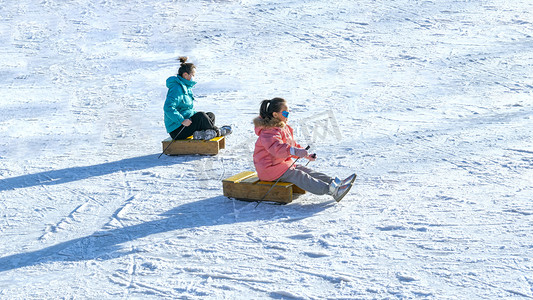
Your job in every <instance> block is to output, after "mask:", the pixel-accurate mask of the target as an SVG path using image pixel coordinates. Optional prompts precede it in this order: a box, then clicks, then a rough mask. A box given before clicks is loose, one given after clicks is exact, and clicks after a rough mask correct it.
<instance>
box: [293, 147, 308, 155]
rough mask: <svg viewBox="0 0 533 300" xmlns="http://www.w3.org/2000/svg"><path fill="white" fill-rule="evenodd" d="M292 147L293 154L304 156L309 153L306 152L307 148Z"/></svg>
mask: <svg viewBox="0 0 533 300" xmlns="http://www.w3.org/2000/svg"><path fill="white" fill-rule="evenodd" d="M292 149H294V155H295V156H298V157H306V156H308V155H309V153H308V152H307V150H305V149H302V148H296V147H293V148H292Z"/></svg>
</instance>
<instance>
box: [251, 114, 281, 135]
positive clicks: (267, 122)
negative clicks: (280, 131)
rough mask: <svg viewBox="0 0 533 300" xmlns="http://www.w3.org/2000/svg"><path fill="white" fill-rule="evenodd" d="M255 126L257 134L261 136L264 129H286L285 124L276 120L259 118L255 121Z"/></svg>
mask: <svg viewBox="0 0 533 300" xmlns="http://www.w3.org/2000/svg"><path fill="white" fill-rule="evenodd" d="M254 126H255V134H257V135H259V134H260V133H261V130H263V129H270V128H276V127H279V128H282V127H285V123H284V122H283V121H280V120H278V119H275V118H272V119H263V118H261V117H257V118H255V119H254Z"/></svg>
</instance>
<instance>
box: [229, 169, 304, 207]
mask: <svg viewBox="0 0 533 300" xmlns="http://www.w3.org/2000/svg"><path fill="white" fill-rule="evenodd" d="M273 184H274V182H273V181H261V180H259V178H258V177H257V173H256V172H253V171H245V172H241V173H239V174H237V175H234V176H231V177H228V178H226V179H224V180H222V188H223V190H224V196H226V197H230V198H235V199H239V200H245V201H259V200H261V199H262V198H263V196H265V194H266V193H267V192H268V190H269V189H270V188H271V187H272V185H273ZM298 194H305V191H304V190H303V189H301V188H299V187H297V186H296V185H295V184H292V183H290V182H281V181H280V182H278V183H277V184H276V185H275V186H274V188H272V190H271V191H270V193H268V195H267V196H266V198H265V199H264V201H274V202H279V203H290V202H292V200H293V199H294V198H296V197H297V196H298Z"/></svg>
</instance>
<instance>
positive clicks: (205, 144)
mask: <svg viewBox="0 0 533 300" xmlns="http://www.w3.org/2000/svg"><path fill="white" fill-rule="evenodd" d="M171 142H172V138H170V137H169V138H167V139H166V140H164V141H162V142H161V143H162V144H163V151H164V153H165V154H166V155H183V154H202V155H217V154H218V151H219V150H220V149H224V148H225V147H226V140H225V139H224V137H223V136H219V137H216V138H213V139H210V140H209V141H204V140H193V139H192V136H190V137H188V138H187V139H185V140H175V141H174V142H173V143H172V145H170V147H168V145H169V144H170V143H171ZM167 147H168V149H167ZM165 149H166V151H165Z"/></svg>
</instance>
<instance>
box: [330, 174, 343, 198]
mask: <svg viewBox="0 0 533 300" xmlns="http://www.w3.org/2000/svg"><path fill="white" fill-rule="evenodd" d="M340 183H341V180H340V179H339V178H338V177H335V179H333V181H332V182H331V183H330V184H329V193H328V195H335V193H336V192H337V190H338V189H339V186H340Z"/></svg>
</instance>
